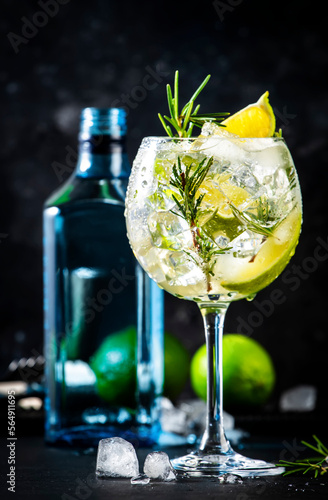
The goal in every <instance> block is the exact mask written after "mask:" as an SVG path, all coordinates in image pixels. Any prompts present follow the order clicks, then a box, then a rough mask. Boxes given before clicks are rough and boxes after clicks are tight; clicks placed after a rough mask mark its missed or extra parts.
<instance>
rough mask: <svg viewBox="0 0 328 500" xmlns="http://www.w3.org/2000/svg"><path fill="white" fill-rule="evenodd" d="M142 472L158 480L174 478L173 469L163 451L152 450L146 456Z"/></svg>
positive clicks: (172, 479) (171, 479)
mask: <svg viewBox="0 0 328 500" xmlns="http://www.w3.org/2000/svg"><path fill="white" fill-rule="evenodd" d="M144 473H145V474H146V475H147V476H148V477H150V478H152V479H158V480H160V481H174V480H175V479H176V474H175V471H174V469H173V467H172V465H171V462H170V460H169V457H168V455H167V454H166V453H165V452H164V451H152V452H151V453H149V454H148V455H147V456H146V459H145V463H144Z"/></svg>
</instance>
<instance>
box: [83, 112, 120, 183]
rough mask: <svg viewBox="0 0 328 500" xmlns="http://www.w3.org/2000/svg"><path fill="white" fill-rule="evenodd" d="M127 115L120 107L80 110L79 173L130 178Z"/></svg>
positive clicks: (92, 176) (101, 177)
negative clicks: (126, 141) (126, 148)
mask: <svg viewBox="0 0 328 500" xmlns="http://www.w3.org/2000/svg"><path fill="white" fill-rule="evenodd" d="M125 137H126V114H125V111H124V110H123V109H121V108H85V109H83V110H82V113H81V124H80V134H79V157H78V163H77V170H76V175H77V176H78V177H89V178H98V179H104V178H107V179H127V178H128V177H129V174H130V165H129V160H128V157H127V154H126V150H125Z"/></svg>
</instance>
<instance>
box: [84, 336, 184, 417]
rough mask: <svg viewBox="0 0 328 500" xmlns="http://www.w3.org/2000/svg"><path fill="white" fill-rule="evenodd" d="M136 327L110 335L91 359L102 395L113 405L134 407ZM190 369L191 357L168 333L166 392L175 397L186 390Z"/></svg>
mask: <svg viewBox="0 0 328 500" xmlns="http://www.w3.org/2000/svg"><path fill="white" fill-rule="evenodd" d="M136 339H137V334H136V328H135V327H134V326H130V327H128V328H126V329H125V330H121V331H119V332H117V333H114V334H112V335H109V336H108V337H107V338H106V339H105V340H104V341H103V342H102V344H101V345H100V346H99V348H98V349H97V351H96V352H95V353H94V355H93V356H92V357H91V358H90V367H91V368H92V370H93V371H94V373H95V375H96V377H97V391H98V394H99V396H100V397H101V398H102V399H104V400H105V401H108V402H110V403H111V404H122V405H125V406H129V407H133V406H134V394H135V389H136ZM189 368H190V356H189V353H188V351H187V350H186V348H185V347H184V346H183V345H182V343H181V342H180V341H179V340H178V339H177V338H176V337H174V336H173V335H171V334H169V333H167V332H165V336H164V373H165V381H164V395H165V396H167V397H168V398H169V399H171V400H174V399H176V397H177V396H178V395H179V394H180V392H181V391H182V389H183V387H184V385H185V383H186V381H187V379H188V376H189Z"/></svg>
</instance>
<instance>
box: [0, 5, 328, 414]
mask: <svg viewBox="0 0 328 500" xmlns="http://www.w3.org/2000/svg"><path fill="white" fill-rule="evenodd" d="M62 2H63V4H62V5H59V3H55V6H56V5H57V7H56V9H57V10H58V12H57V13H56V14H55V15H54V14H52V16H50V15H48V16H45V15H44V14H43V15H41V16H40V14H38V13H39V12H40V11H41V12H44V11H43V10H42V8H41V7H40V5H41V4H40V2H36V1H15V2H12V1H10V0H2V2H1V11H2V15H1V21H0V25H1V47H2V52H3V56H2V59H1V67H0V82H1V89H2V92H1V97H0V98H1V125H0V126H1V132H0V133H1V138H2V141H1V150H0V154H1V169H0V171H1V180H0V203H1V210H0V288H1V289H0V362H1V368H2V369H4V368H6V366H8V364H9V362H10V361H11V360H12V359H13V358H20V357H22V356H25V357H29V356H32V355H35V353H37V352H42V225H41V220H42V205H43V202H44V201H45V199H46V198H47V197H48V196H49V195H50V193H51V192H53V191H54V190H55V189H57V188H58V186H59V185H60V183H61V182H63V181H64V180H65V179H66V178H67V177H68V175H69V171H67V173H66V172H64V174H63V176H62V178H61V179H59V178H58V176H56V173H55V170H54V168H53V162H59V163H61V164H64V165H65V164H66V165H68V163H67V160H72V156H74V154H73V153H72V151H73V152H74V151H76V149H77V132H78V125H79V123H78V120H79V113H80V110H81V108H83V107H86V106H102V107H110V106H113V105H114V106H120V105H121V106H126V107H127V109H128V112H129V113H128V127H129V140H128V152H129V156H130V159H131V161H132V160H133V157H134V155H135V153H136V150H137V148H138V145H139V143H140V141H141V139H142V137H144V136H147V135H162V134H163V130H162V128H161V125H160V123H159V120H158V118H157V112H162V113H165V112H166V98H165V85H166V83H168V82H169V83H171V82H172V80H173V76H174V71H175V69H179V70H180V78H181V85H180V88H181V94H182V95H181V97H182V98H183V97H184V98H185V99H186V100H187V99H188V98H189V97H190V95H191V94H192V92H193V91H194V90H195V88H196V87H197V85H198V84H199V83H200V82H201V81H202V80H203V78H204V77H205V76H206V75H207V74H208V73H211V75H212V78H211V80H210V82H209V84H208V86H207V88H206V91H204V92H203V93H202V95H201V98H200V103H201V105H202V109H203V111H204V110H205V111H211V112H213V111H230V112H232V113H233V112H235V111H237V110H238V109H240V108H242V107H244V106H246V105H247V104H249V103H251V102H254V101H256V100H257V99H258V98H259V96H260V95H261V94H263V92H264V91H265V90H269V92H270V101H271V103H272V105H273V107H274V110H275V113H276V116H277V125H278V126H279V127H282V130H283V135H284V137H285V139H286V141H287V144H288V146H289V148H290V151H291V153H292V156H293V158H294V161H295V164H296V167H297V170H298V173H299V178H300V183H301V187H302V192H303V203H304V224H303V231H302V235H301V239H300V243H299V246H298V248H297V251H296V254H295V256H294V258H293V260H292V262H291V264H290V265H289V268H288V269H289V274H288V275H286V274H285V275H283V276H285V278H284V279H283V278H282V277H280V278H278V279H277V280H276V281H275V282H274V283H273V284H272V285H271V286H270V287H268V288H267V289H266V290H264V291H262V292H261V293H260V294H259V295H258V296H257V299H256V300H257V302H256V301H254V302H247V301H240V302H238V303H234V304H233V305H232V306H231V308H230V310H229V312H228V316H227V321H226V331H227V332H236V331H238V330H239V328H240V324H241V320H240V318H242V319H243V321H245V322H246V323H247V324H248V325H249V326H248V328H247V331H246V327H244V328H243V330H242V332H243V333H248V334H251V335H252V336H253V338H255V339H257V340H259V341H260V342H261V343H262V344H263V345H264V346H265V347H266V348H267V349H268V350H269V352H270V353H271V355H272V357H273V360H274V363H275V366H276V370H277V376H278V382H277V394H279V393H280V391H281V390H283V389H285V388H288V387H292V386H293V385H296V384H300V383H306V384H314V385H316V386H317V387H318V388H319V402H318V407H319V410H322V411H323V410H324V409H325V407H326V406H327V382H328V375H327V357H328V355H327V347H328V339H327V326H326V324H327V323H326V318H327V293H326V289H327V282H328V276H327V261H326V260H325V258H328V242H327V224H326V221H327V177H328V176H327V158H328V153H327V132H328V109H327V93H326V87H327V60H328V52H327V45H326V44H325V42H324V38H325V35H326V33H325V32H326V30H327V28H326V25H325V18H326V12H325V11H323V10H321V5H322V4H320V6H319V4H318V3H315V2H314V3H312V4H311V3H310V2H308V1H300V0H298V1H291V0H290V1H288V2H283V1H270V0H267V1H266V2H263V1H250V0H222V1H221V2H211V1H203V2H200V1H199V2H192V1H190V2H172V1H165V2H164V1H162V0H157V1H156V2H137V1H134V2H128V1H124V2H119V1H116V2H114V1H109V0H93V1H92V2H89V1H82V0H70V1H67V0H66V4H65V1H64V0H62ZM41 3H42V2H41ZM44 3H46V4H47V1H46V0H45V2H44ZM50 3H52V4H53V2H50ZM53 8H54V7H53ZM24 16H25V17H24ZM26 19H28V20H29V21H32V22H33V23H34V26H35V25H36V24H38V25H39V27H37V28H36V29H35V27H34V28H33V27H32V28H29V29H28V28H26V26H25V28H24V25H26ZM22 30H23V31H22ZM24 30H25V31H24ZM9 33H12V35H9V36H8V34H9ZM13 34H14V35H13ZM24 35H28V38H26V36H25V37H24V40H25V41H22V39H19V38H17V36H24ZM149 68H151V69H149ZM149 71H153V72H156V73H157V75H159V76H158V82H157V85H154V88H153V89H151V90H145V88H144V83H143V82H144V81H145V80H144V78H145V77H146V75H147V74H149ZM154 81H155V80H154V79H152V82H154ZM124 101H126V102H125V103H124ZM69 151H70V154H71V156H70V157H69V158H68V157H67V155H68V152H69ZM69 168H70V167H68V170H69ZM317 238H322V240H319V241H318V240H317ZM320 241H321V250H320V262H319V260H318V258H316V256H317V254H316V252H315V250H316V248H317V247H318V245H319V243H320ZM322 241H323V242H324V244H326V247H325V246H324V244H323V245H322ZM293 266H298V269H297V268H296V267H293ZM296 273H301V275H300V276H299V277H298V278H296V279H295V276H296ZM291 278H294V279H293V280H292V281H291ZM276 289H279V290H280V291H281V295H282V296H283V297H284V302H283V303H282V304H280V305H275V306H272V302H271V306H270V305H269V302H268V301H270V294H271V293H272V291H273V290H276ZM266 301H267V302H266ZM265 305H266V309H265V311H264V309H262V308H263V307H264V306H265ZM263 311H264V312H263ZM166 327H167V329H168V330H170V331H171V332H173V333H175V334H176V335H177V336H178V337H179V338H180V339H182V340H183V342H184V343H185V345H186V346H187V347H188V349H189V350H190V352H191V353H193V352H194V351H195V350H196V348H197V347H198V346H199V345H200V344H202V343H203V333H202V324H201V317H200V314H199V311H198V309H197V307H196V306H195V304H192V303H188V302H183V301H181V300H180V301H179V300H178V299H175V298H173V297H171V296H168V295H166Z"/></svg>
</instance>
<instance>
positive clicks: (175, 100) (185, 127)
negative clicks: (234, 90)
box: [158, 71, 229, 137]
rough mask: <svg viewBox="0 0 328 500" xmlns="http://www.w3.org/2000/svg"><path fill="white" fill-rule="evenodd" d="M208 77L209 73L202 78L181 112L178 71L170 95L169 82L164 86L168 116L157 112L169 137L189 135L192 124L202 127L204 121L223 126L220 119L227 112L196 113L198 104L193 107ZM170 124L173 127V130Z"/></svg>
mask: <svg viewBox="0 0 328 500" xmlns="http://www.w3.org/2000/svg"><path fill="white" fill-rule="evenodd" d="M210 78H211V75H207V77H206V78H205V80H203V82H202V83H201V84H200V86H199V87H198V88H197V90H196V91H195V92H194V93H193V95H192V96H191V98H190V99H189V101H188V102H187V103H186V104H185V105H184V106H183V108H182V109H181V112H179V71H176V72H175V76H174V95H172V90H171V86H170V85H169V84H168V85H167V86H166V91H167V102H168V107H169V112H170V116H167V115H164V116H162V115H161V114H160V113H158V117H159V119H160V121H161V123H162V125H163V127H164V130H165V132H166V133H167V134H168V135H169V136H170V137H191V134H192V131H193V127H194V125H196V126H197V127H200V128H202V126H203V125H204V123H205V122H207V121H213V122H215V123H216V124H218V125H221V126H222V127H224V125H222V124H221V121H222V120H223V119H224V118H225V117H227V116H228V115H229V113H207V114H198V111H199V107H200V105H197V106H196V107H195V109H194V105H195V101H196V99H197V97H198V96H199V94H200V93H201V91H202V90H203V88H204V87H205V85H206V84H207V82H208V81H209V79H210ZM166 122H167V123H166ZM168 124H169V125H168ZM170 125H171V126H172V128H173V129H174V132H173V130H172V128H171V127H170Z"/></svg>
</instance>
